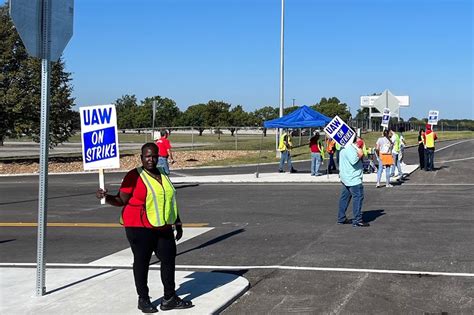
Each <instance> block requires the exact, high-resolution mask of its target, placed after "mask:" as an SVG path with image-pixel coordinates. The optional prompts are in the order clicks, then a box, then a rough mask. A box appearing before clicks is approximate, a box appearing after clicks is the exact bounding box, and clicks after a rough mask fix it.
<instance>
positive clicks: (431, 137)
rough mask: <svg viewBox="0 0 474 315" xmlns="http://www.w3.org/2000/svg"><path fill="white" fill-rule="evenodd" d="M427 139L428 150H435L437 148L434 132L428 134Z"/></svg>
mask: <svg viewBox="0 0 474 315" xmlns="http://www.w3.org/2000/svg"><path fill="white" fill-rule="evenodd" d="M425 138H426V143H425V145H426V147H427V148H434V146H435V139H434V132H430V133H428V134H425Z"/></svg>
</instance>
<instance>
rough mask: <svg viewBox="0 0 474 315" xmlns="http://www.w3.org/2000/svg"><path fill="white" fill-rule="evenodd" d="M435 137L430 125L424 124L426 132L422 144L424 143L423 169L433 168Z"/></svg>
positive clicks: (436, 137) (430, 169)
mask: <svg viewBox="0 0 474 315" xmlns="http://www.w3.org/2000/svg"><path fill="white" fill-rule="evenodd" d="M437 139H438V136H437V135H436V133H435V132H434V131H433V130H432V128H431V125H430V124H426V132H425V134H424V135H423V144H424V145H425V171H433V170H434V152H435V141H436V140H437Z"/></svg>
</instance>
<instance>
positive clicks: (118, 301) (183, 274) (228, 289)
mask: <svg viewBox="0 0 474 315" xmlns="http://www.w3.org/2000/svg"><path fill="white" fill-rule="evenodd" d="M0 271H1V274H2V275H1V281H0V282H1V283H0V290H1V292H2V293H1V298H0V302H1V303H0V314H50V315H56V314H57V315H61V314H141V313H142V312H141V311H140V310H138V309H137V295H136V293H135V288H134V285H133V271H132V270H123V269H120V270H118V269H105V270H104V269H94V268H91V269H76V268H61V269H51V268H49V269H48V270H47V289H48V292H47V294H46V295H44V296H41V297H36V296H35V292H36V290H35V279H36V269H35V268H1V269H0ZM148 280H149V287H150V295H151V301H152V303H153V304H155V305H159V303H160V302H161V297H162V296H163V286H162V284H161V280H160V271H159V270H150V273H149V275H148ZM248 286H249V283H248V281H247V280H246V279H245V278H243V277H239V276H236V275H233V274H227V273H220V272H193V271H177V272H176V287H177V288H178V290H177V294H178V295H179V296H180V297H181V298H186V299H191V300H192V301H193V304H194V305H195V306H194V307H193V308H190V309H187V310H185V311H183V310H181V311H179V310H177V311H166V314H215V313H218V312H219V311H221V310H223V309H224V308H225V307H227V306H228V305H230V304H231V303H232V302H233V301H234V300H235V299H237V298H238V297H239V296H240V295H242V294H243V293H244V292H245V291H246V290H247V288H248ZM161 312H162V311H160V313H161Z"/></svg>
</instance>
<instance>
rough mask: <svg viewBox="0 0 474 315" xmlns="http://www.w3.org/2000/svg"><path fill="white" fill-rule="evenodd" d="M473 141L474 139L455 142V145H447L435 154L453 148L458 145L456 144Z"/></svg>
mask: <svg viewBox="0 0 474 315" xmlns="http://www.w3.org/2000/svg"><path fill="white" fill-rule="evenodd" d="M473 140H474V139H468V140H463V141H459V142H455V143H452V144H450V145H447V146H445V147H442V148H439V149H436V150H435V152H439V151H443V150H444V149H447V148H450V147H452V146H454V145H458V144H461V143H464V142H468V141H473Z"/></svg>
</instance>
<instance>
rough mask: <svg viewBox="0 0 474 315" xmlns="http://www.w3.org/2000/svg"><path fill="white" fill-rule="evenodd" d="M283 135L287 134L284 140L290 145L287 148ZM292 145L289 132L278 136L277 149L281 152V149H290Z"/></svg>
mask: <svg viewBox="0 0 474 315" xmlns="http://www.w3.org/2000/svg"><path fill="white" fill-rule="evenodd" d="M285 136H288V139H287V140H286V141H287V142H288V144H289V145H290V147H289V148H287V147H286V145H285V141H284V139H285ZM292 146H293V143H291V136H290V135H289V134H286V133H283V134H282V135H281V136H280V141H279V142H278V151H280V152H283V151H291V147H292Z"/></svg>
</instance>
